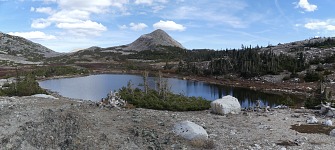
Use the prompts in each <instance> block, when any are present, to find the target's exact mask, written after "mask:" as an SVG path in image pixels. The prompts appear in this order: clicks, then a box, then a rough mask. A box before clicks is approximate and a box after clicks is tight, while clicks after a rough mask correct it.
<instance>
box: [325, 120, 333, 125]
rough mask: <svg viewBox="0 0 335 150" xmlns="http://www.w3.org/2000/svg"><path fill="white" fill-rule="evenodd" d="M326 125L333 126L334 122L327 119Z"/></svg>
mask: <svg viewBox="0 0 335 150" xmlns="http://www.w3.org/2000/svg"><path fill="white" fill-rule="evenodd" d="M324 124H325V125H326V126H332V125H333V122H332V121H331V120H330V119H327V120H326V122H325V123H324Z"/></svg>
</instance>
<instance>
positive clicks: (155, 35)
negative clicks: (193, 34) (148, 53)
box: [123, 29, 184, 51]
mask: <svg viewBox="0 0 335 150" xmlns="http://www.w3.org/2000/svg"><path fill="white" fill-rule="evenodd" d="M159 46H171V47H179V48H183V49H184V47H183V46H182V45H181V44H180V43H179V42H177V41H176V40H174V39H173V38H172V37H171V36H170V35H168V34H167V33H166V32H165V31H163V30H161V29H157V30H155V31H153V32H151V33H149V34H145V35H142V36H141V37H139V38H138V39H137V40H135V41H134V42H132V43H130V44H129V45H127V46H126V47H125V48H123V49H124V50H133V51H143V50H155V49H156V48H157V47H159Z"/></svg>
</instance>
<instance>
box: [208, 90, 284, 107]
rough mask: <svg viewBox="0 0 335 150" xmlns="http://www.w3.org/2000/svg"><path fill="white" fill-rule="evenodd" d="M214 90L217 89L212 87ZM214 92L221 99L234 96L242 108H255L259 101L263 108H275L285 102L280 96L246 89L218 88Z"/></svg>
mask: <svg viewBox="0 0 335 150" xmlns="http://www.w3.org/2000/svg"><path fill="white" fill-rule="evenodd" d="M212 88H215V87H211V89H212ZM212 91H217V92H218V95H219V97H220V98H221V97H223V96H225V95H232V96H234V97H236V98H237V99H238V100H239V102H240V103H241V105H242V107H249V106H254V105H255V103H256V101H257V100H261V107H262V106H271V107H273V106H276V105H279V104H281V102H282V101H283V100H284V97H282V96H280V95H275V94H267V93H262V92H258V91H254V90H250V89H246V88H236V87H235V88H232V87H226V86H217V90H212Z"/></svg>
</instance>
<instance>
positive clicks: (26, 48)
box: [0, 32, 60, 62]
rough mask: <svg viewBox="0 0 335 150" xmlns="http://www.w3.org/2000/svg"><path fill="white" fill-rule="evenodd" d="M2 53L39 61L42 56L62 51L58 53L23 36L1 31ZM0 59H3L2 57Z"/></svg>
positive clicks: (0, 47)
mask: <svg viewBox="0 0 335 150" xmlns="http://www.w3.org/2000/svg"><path fill="white" fill-rule="evenodd" d="M0 54H1V55H6V56H9V57H23V58H26V59H30V60H35V61H39V60H40V59H41V58H45V57H53V56H58V55H60V53H57V52H55V51H53V50H51V49H49V48H47V47H45V46H43V45H41V44H38V43H34V42H32V41H30V40H27V39H25V38H22V37H18V36H13V35H9V34H5V33H1V32H0ZM0 60H3V59H2V58H0ZM5 60H8V59H5ZM14 62H15V61H14Z"/></svg>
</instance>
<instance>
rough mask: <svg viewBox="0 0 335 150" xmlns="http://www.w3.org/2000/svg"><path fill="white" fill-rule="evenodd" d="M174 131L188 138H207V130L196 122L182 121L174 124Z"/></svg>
mask: <svg viewBox="0 0 335 150" xmlns="http://www.w3.org/2000/svg"><path fill="white" fill-rule="evenodd" d="M173 132H174V133H175V134H177V135H179V136H182V137H183V138H185V139H187V140H193V139H207V138H208V134H207V131H206V130H205V129H204V128H203V127H202V126H199V125H197V124H195V123H194V122H191V121H182V122H178V123H176V124H175V125H174V128H173Z"/></svg>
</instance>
